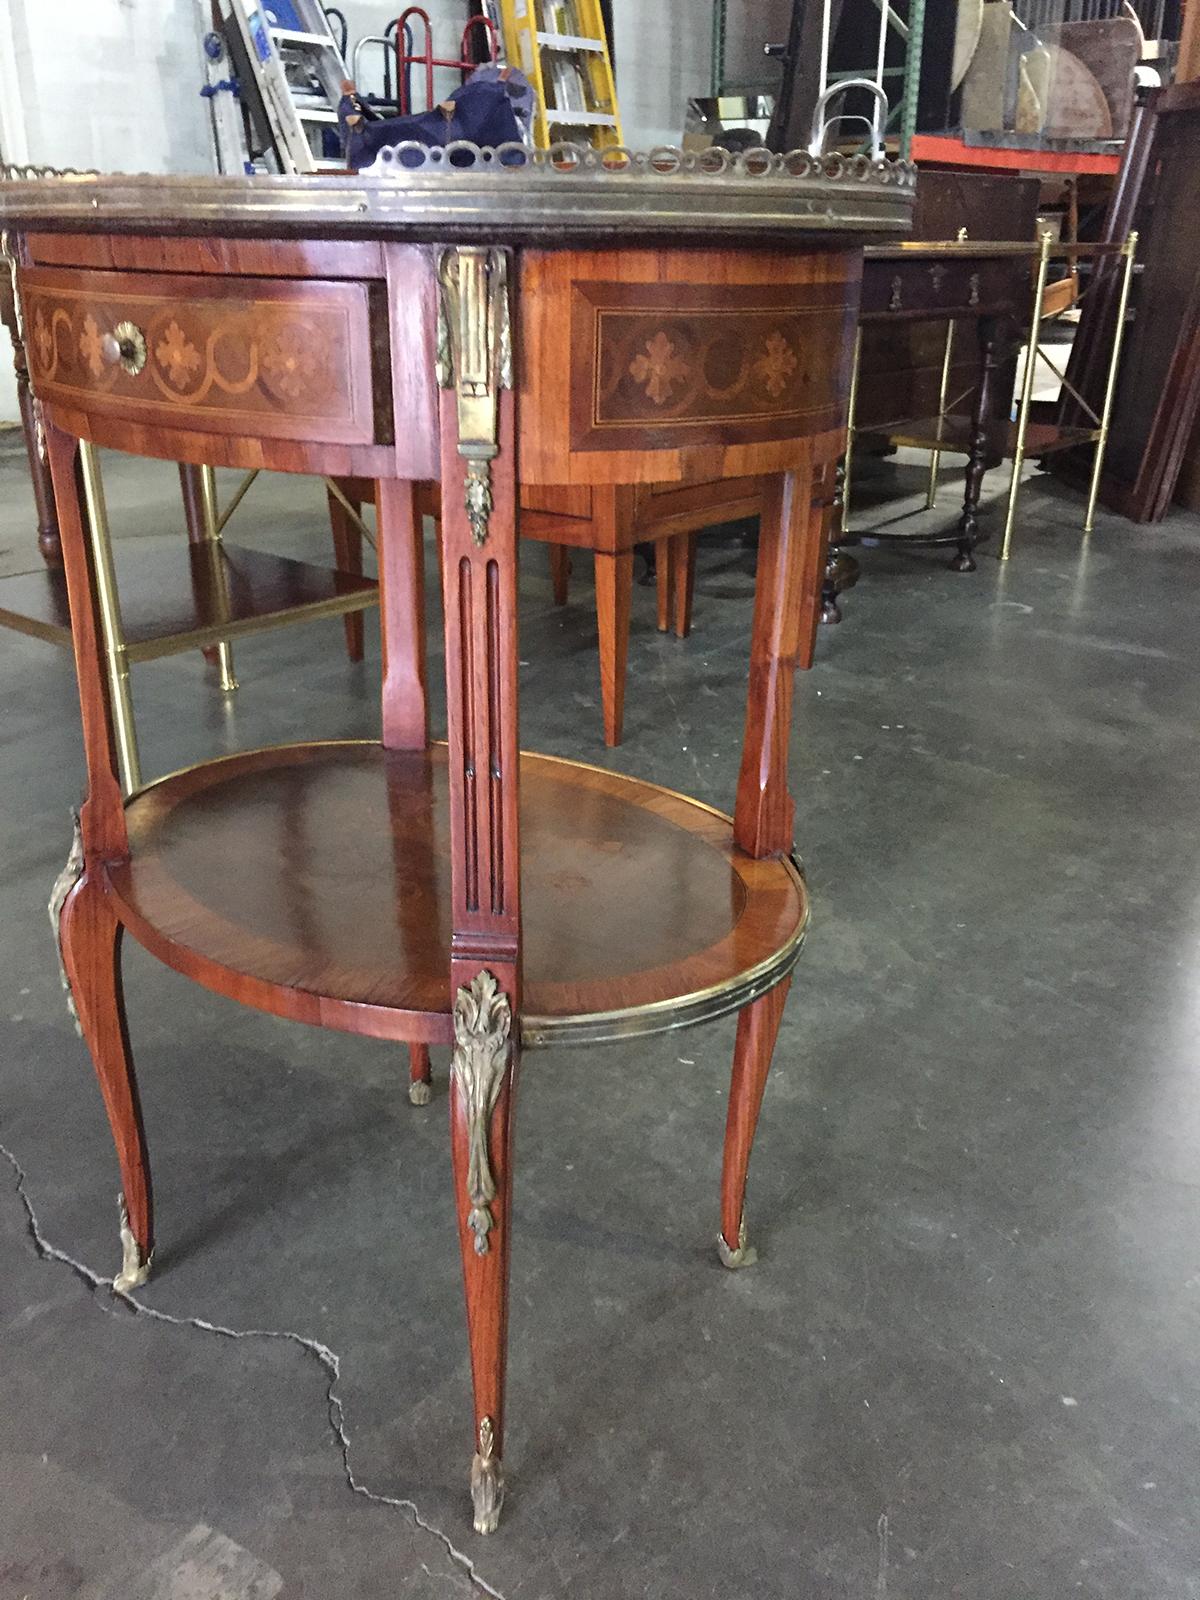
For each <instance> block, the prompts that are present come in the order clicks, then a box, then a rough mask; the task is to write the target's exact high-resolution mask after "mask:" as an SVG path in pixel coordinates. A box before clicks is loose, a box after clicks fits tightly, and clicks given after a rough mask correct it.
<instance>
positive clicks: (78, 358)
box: [22, 268, 375, 443]
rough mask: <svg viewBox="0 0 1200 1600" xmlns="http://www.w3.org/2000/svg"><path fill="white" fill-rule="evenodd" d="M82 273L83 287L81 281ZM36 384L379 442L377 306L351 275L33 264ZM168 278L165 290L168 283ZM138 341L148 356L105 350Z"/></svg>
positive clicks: (71, 396)
mask: <svg viewBox="0 0 1200 1600" xmlns="http://www.w3.org/2000/svg"><path fill="white" fill-rule="evenodd" d="M81 279H83V280H85V281H84V282H83V283H82V284H81V282H80V280H81ZM22 285H23V293H24V295H25V300H26V305H27V306H28V316H29V326H30V328H31V329H32V339H31V347H32V348H31V352H30V354H31V358H32V359H31V362H30V368H31V371H30V377H31V380H32V383H33V387H34V391H35V393H40V394H41V395H42V396H44V398H46V399H47V400H51V401H53V400H56V399H62V400H64V401H66V402H68V403H70V402H72V401H74V400H77V399H84V400H86V402H87V404H88V405H89V406H91V407H94V408H98V409H101V410H108V411H111V412H112V413H114V414H118V415H121V416H127V417H130V418H132V419H137V420H140V419H143V418H144V419H145V420H147V421H150V422H155V423H157V422H160V421H161V422H164V423H167V424H168V425H170V423H171V422H172V421H173V422H174V423H175V425H176V426H183V427H187V426H194V427H200V428H204V427H205V426H209V425H214V424H208V423H206V421H205V418H206V416H208V415H210V414H219V415H220V416H221V418H222V419H223V422H222V424H215V425H217V426H221V427H231V426H232V427H237V428H241V427H243V426H244V427H246V428H247V429H248V430H249V429H251V428H253V429H257V430H258V431H260V432H263V433H264V435H265V436H266V437H272V436H274V437H280V438H307V437H315V438H326V439H329V440H331V441H338V442H346V443H356V442H362V443H372V442H374V441H375V417H374V398H373V387H372V373H371V367H372V359H373V358H372V354H371V349H372V343H373V341H372V337H371V328H370V307H369V303H368V297H367V291H366V288H365V286H364V285H362V284H357V283H340V282H324V281H321V282H316V281H302V282H295V283H276V282H274V281H273V280H263V279H238V278H229V277H226V278H218V279H214V280H208V281H205V280H203V279H198V278H186V277H171V276H169V275H164V276H162V277H156V276H154V275H151V274H149V273H139V274H136V275H135V274H124V273H116V272H99V271H98V272H94V273H83V274H80V273H75V274H73V275H72V282H70V283H65V282H63V281H62V280H61V278H60V276H59V275H58V274H57V273H55V272H54V271H53V269H39V268H33V269H27V270H26V271H25V272H24V273H23V274H22ZM160 286H161V287H160ZM135 336H136V339H137V341H138V343H139V344H140V345H142V346H143V359H142V361H140V362H138V361H132V360H122V359H117V358H115V357H114V355H113V354H112V353H111V352H113V351H115V350H116V349H117V348H118V347H120V348H122V349H123V348H124V343H123V341H124V342H128V341H129V340H130V339H132V338H134V337H135Z"/></svg>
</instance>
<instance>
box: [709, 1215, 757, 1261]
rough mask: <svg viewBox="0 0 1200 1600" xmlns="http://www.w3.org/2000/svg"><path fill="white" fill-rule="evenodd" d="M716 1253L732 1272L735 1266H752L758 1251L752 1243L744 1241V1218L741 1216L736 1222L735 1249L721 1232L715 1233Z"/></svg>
mask: <svg viewBox="0 0 1200 1600" xmlns="http://www.w3.org/2000/svg"><path fill="white" fill-rule="evenodd" d="M717 1254H718V1255H719V1256H720V1258H721V1265H722V1266H723V1267H728V1268H729V1270H730V1271H731V1272H732V1271H734V1269H735V1268H737V1267H752V1266H753V1265H754V1263H755V1262H756V1261H757V1260H758V1251H757V1250H756V1249H755V1248H754V1246H753V1245H752V1244H747V1243H746V1219H745V1217H743V1218H742V1220H741V1222H740V1223H739V1224H738V1242H737V1249H736V1250H733V1249H731V1248H730V1247H729V1244H728V1243H727V1241H726V1239H725V1235H724V1234H723V1233H719V1234H718V1235H717Z"/></svg>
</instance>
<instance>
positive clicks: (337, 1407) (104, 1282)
mask: <svg viewBox="0 0 1200 1600" xmlns="http://www.w3.org/2000/svg"><path fill="white" fill-rule="evenodd" d="M0 1155H3V1156H4V1158H5V1159H6V1160H7V1162H8V1164H9V1166H10V1167H11V1168H12V1170H13V1176H14V1179H15V1187H16V1193H17V1197H18V1199H19V1200H20V1202H21V1205H22V1206H23V1207H24V1210H25V1220H26V1224H27V1226H28V1229H29V1236H30V1238H31V1239H32V1241H33V1247H34V1251H35V1253H36V1254H37V1255H38V1256H39V1257H40V1258H41V1259H42V1260H43V1261H53V1262H56V1263H57V1264H58V1265H59V1266H64V1267H67V1268H69V1269H70V1270H71V1271H72V1272H73V1273H75V1275H76V1276H77V1277H78V1278H80V1279H81V1280H82V1282H84V1283H85V1284H87V1286H88V1288H89V1289H91V1290H93V1291H100V1290H107V1292H108V1293H109V1294H110V1295H112V1297H113V1298H114V1299H116V1300H121V1301H123V1302H124V1304H125V1305H126V1306H127V1307H128V1308H129V1310H130V1311H131V1312H132V1313H133V1315H134V1316H138V1317H148V1318H149V1319H150V1320H151V1321H153V1322H165V1323H167V1324H169V1325H170V1326H171V1327H175V1328H194V1329H196V1330H197V1331H199V1332H200V1333H211V1334H215V1335H216V1336H217V1337H218V1338H221V1339H276V1340H280V1341H282V1342H283V1343H285V1344H294V1345H297V1346H299V1348H300V1349H301V1350H303V1351H305V1352H306V1353H307V1354H308V1355H310V1356H311V1357H312V1358H313V1359H314V1360H315V1361H317V1362H318V1363H319V1365H320V1366H321V1368H322V1370H323V1372H324V1373H325V1377H326V1379H327V1383H326V1388H325V1400H326V1404H327V1406H328V1408H329V1425H330V1427H331V1428H332V1430H333V1436H334V1440H335V1441H336V1443H337V1447H338V1452H339V1454H340V1456H341V1458H342V1470H343V1472H344V1474H345V1478H346V1482H347V1484H348V1485H349V1487H350V1489H351V1491H352V1493H354V1494H356V1495H358V1496H360V1497H361V1498H362V1499H364V1500H369V1501H370V1502H371V1503H372V1504H373V1505H378V1506H388V1507H389V1508H390V1509H392V1510H394V1511H407V1512H408V1513H409V1515H410V1516H411V1517H412V1519H413V1521H414V1522H415V1523H416V1525H417V1527H418V1528H421V1529H423V1530H424V1531H425V1532H426V1533H428V1534H431V1535H432V1536H433V1537H434V1538H435V1539H437V1540H439V1541H440V1543H441V1544H442V1545H443V1546H444V1547H445V1550H446V1554H447V1555H448V1556H449V1557H450V1559H451V1560H452V1561H453V1562H455V1563H456V1564H457V1565H458V1566H460V1567H461V1568H462V1570H463V1571H464V1572H465V1574H466V1576H467V1577H468V1578H469V1579H470V1580H471V1582H472V1583H473V1584H475V1585H476V1586H477V1587H478V1588H479V1589H481V1590H482V1591H483V1593H484V1594H488V1595H492V1596H493V1597H494V1600H504V1596H503V1595H502V1594H501V1592H500V1590H499V1589H495V1588H493V1587H492V1585H491V1584H490V1583H488V1581H487V1579H486V1578H483V1577H481V1576H480V1575H479V1573H478V1572H477V1571H476V1568H475V1563H474V1561H472V1559H471V1557H470V1556H468V1555H467V1554H465V1552H463V1551H462V1550H460V1549H458V1547H457V1546H456V1545H455V1544H454V1542H453V1540H451V1539H450V1537H449V1536H448V1535H447V1534H445V1533H443V1532H442V1530H441V1529H440V1528H438V1527H435V1526H434V1524H433V1523H431V1522H426V1521H425V1519H424V1517H422V1515H421V1513H420V1511H418V1509H417V1507H416V1504H415V1503H414V1502H413V1501H412V1500H401V1499H398V1498H397V1497H396V1496H394V1495H390V1494H377V1493H376V1492H375V1491H374V1490H373V1489H369V1488H367V1486H366V1484H365V1483H363V1482H361V1481H360V1479H359V1478H357V1477H356V1476H355V1473H354V1468H353V1466H352V1465H351V1461H350V1434H349V1432H348V1431H347V1425H346V1410H345V1407H344V1405H343V1404H342V1400H341V1397H340V1396H339V1395H338V1393H337V1386H338V1382H339V1381H340V1379H341V1375H342V1358H341V1357H340V1356H339V1355H338V1353H337V1351H336V1350H331V1349H330V1348H329V1346H328V1345H327V1344H322V1343H321V1341H320V1340H319V1339H310V1338H308V1337H307V1336H306V1335H305V1334H302V1333H295V1332H293V1331H292V1330H291V1329H289V1328H227V1327H224V1326H223V1325H222V1324H221V1323H219V1322H209V1321H207V1320H206V1319H205V1318H204V1317H177V1316H172V1315H171V1314H170V1313H169V1312H166V1311H158V1310H156V1309H155V1307H154V1306H148V1305H144V1304H143V1303H142V1302H141V1301H140V1300H137V1299H135V1298H134V1296H133V1295H132V1294H130V1293H129V1292H128V1291H127V1290H124V1289H115V1288H114V1287H113V1282H112V1279H111V1278H107V1277H105V1276H104V1275H103V1274H102V1273H99V1272H95V1271H93V1270H92V1268H91V1267H89V1266H87V1265H86V1264H85V1263H84V1262H82V1261H78V1260H76V1258H75V1257H74V1256H72V1255H69V1254H68V1253H67V1251H65V1250H60V1249H59V1247H58V1246H57V1245H55V1244H51V1242H50V1241H49V1239H47V1238H46V1236H45V1234H44V1233H43V1232H42V1229H41V1224H40V1223H39V1221H38V1215H37V1211H36V1209H35V1207H34V1204H33V1201H32V1199H31V1198H30V1195H29V1187H28V1178H27V1175H26V1172H25V1169H24V1167H23V1166H22V1165H21V1163H20V1162H19V1161H18V1160H17V1158H16V1156H15V1155H14V1154H13V1152H12V1151H11V1150H10V1149H9V1148H8V1146H7V1145H6V1144H4V1143H2V1142H0Z"/></svg>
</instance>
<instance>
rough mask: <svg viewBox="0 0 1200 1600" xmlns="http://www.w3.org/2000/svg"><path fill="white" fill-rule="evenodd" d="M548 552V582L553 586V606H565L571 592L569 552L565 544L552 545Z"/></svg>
mask: <svg viewBox="0 0 1200 1600" xmlns="http://www.w3.org/2000/svg"><path fill="white" fill-rule="evenodd" d="M549 550H550V582H551V583H552V584H553V586H554V604H555V605H556V606H565V605H566V603H567V599H568V596H569V595H570V592H571V551H570V548H569V547H568V546H567V545H565V544H552V545H550V546H549Z"/></svg>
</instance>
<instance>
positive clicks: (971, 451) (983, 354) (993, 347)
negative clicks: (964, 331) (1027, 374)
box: [950, 317, 1001, 572]
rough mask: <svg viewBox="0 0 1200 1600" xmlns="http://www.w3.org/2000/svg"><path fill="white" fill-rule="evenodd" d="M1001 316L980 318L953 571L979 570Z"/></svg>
mask: <svg viewBox="0 0 1200 1600" xmlns="http://www.w3.org/2000/svg"><path fill="white" fill-rule="evenodd" d="M1000 326H1001V324H1000V319H999V318H997V317H981V318H980V321H979V388H978V389H977V391H976V394H975V409H974V411H973V412H972V414H971V438H970V443H969V447H968V455H967V472H966V482H965V488H964V491H963V508H962V516H961V517H960V518H959V519H958V530H957V532H958V549H957V551H956V553H955V555H954V558H953V560H952V561H951V562H950V568H951V570H952V571H953V572H974V571H975V555H974V551H975V546H976V545H977V544H978V543H979V496H980V494H981V493H982V492H983V475H984V473H985V472H986V471H987V455H988V424H989V423H990V421H991V418H992V409H993V405H992V400H993V394H994V392H995V385H996V372H997V369H998V368H999V365H1000V353H999V347H1000Z"/></svg>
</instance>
